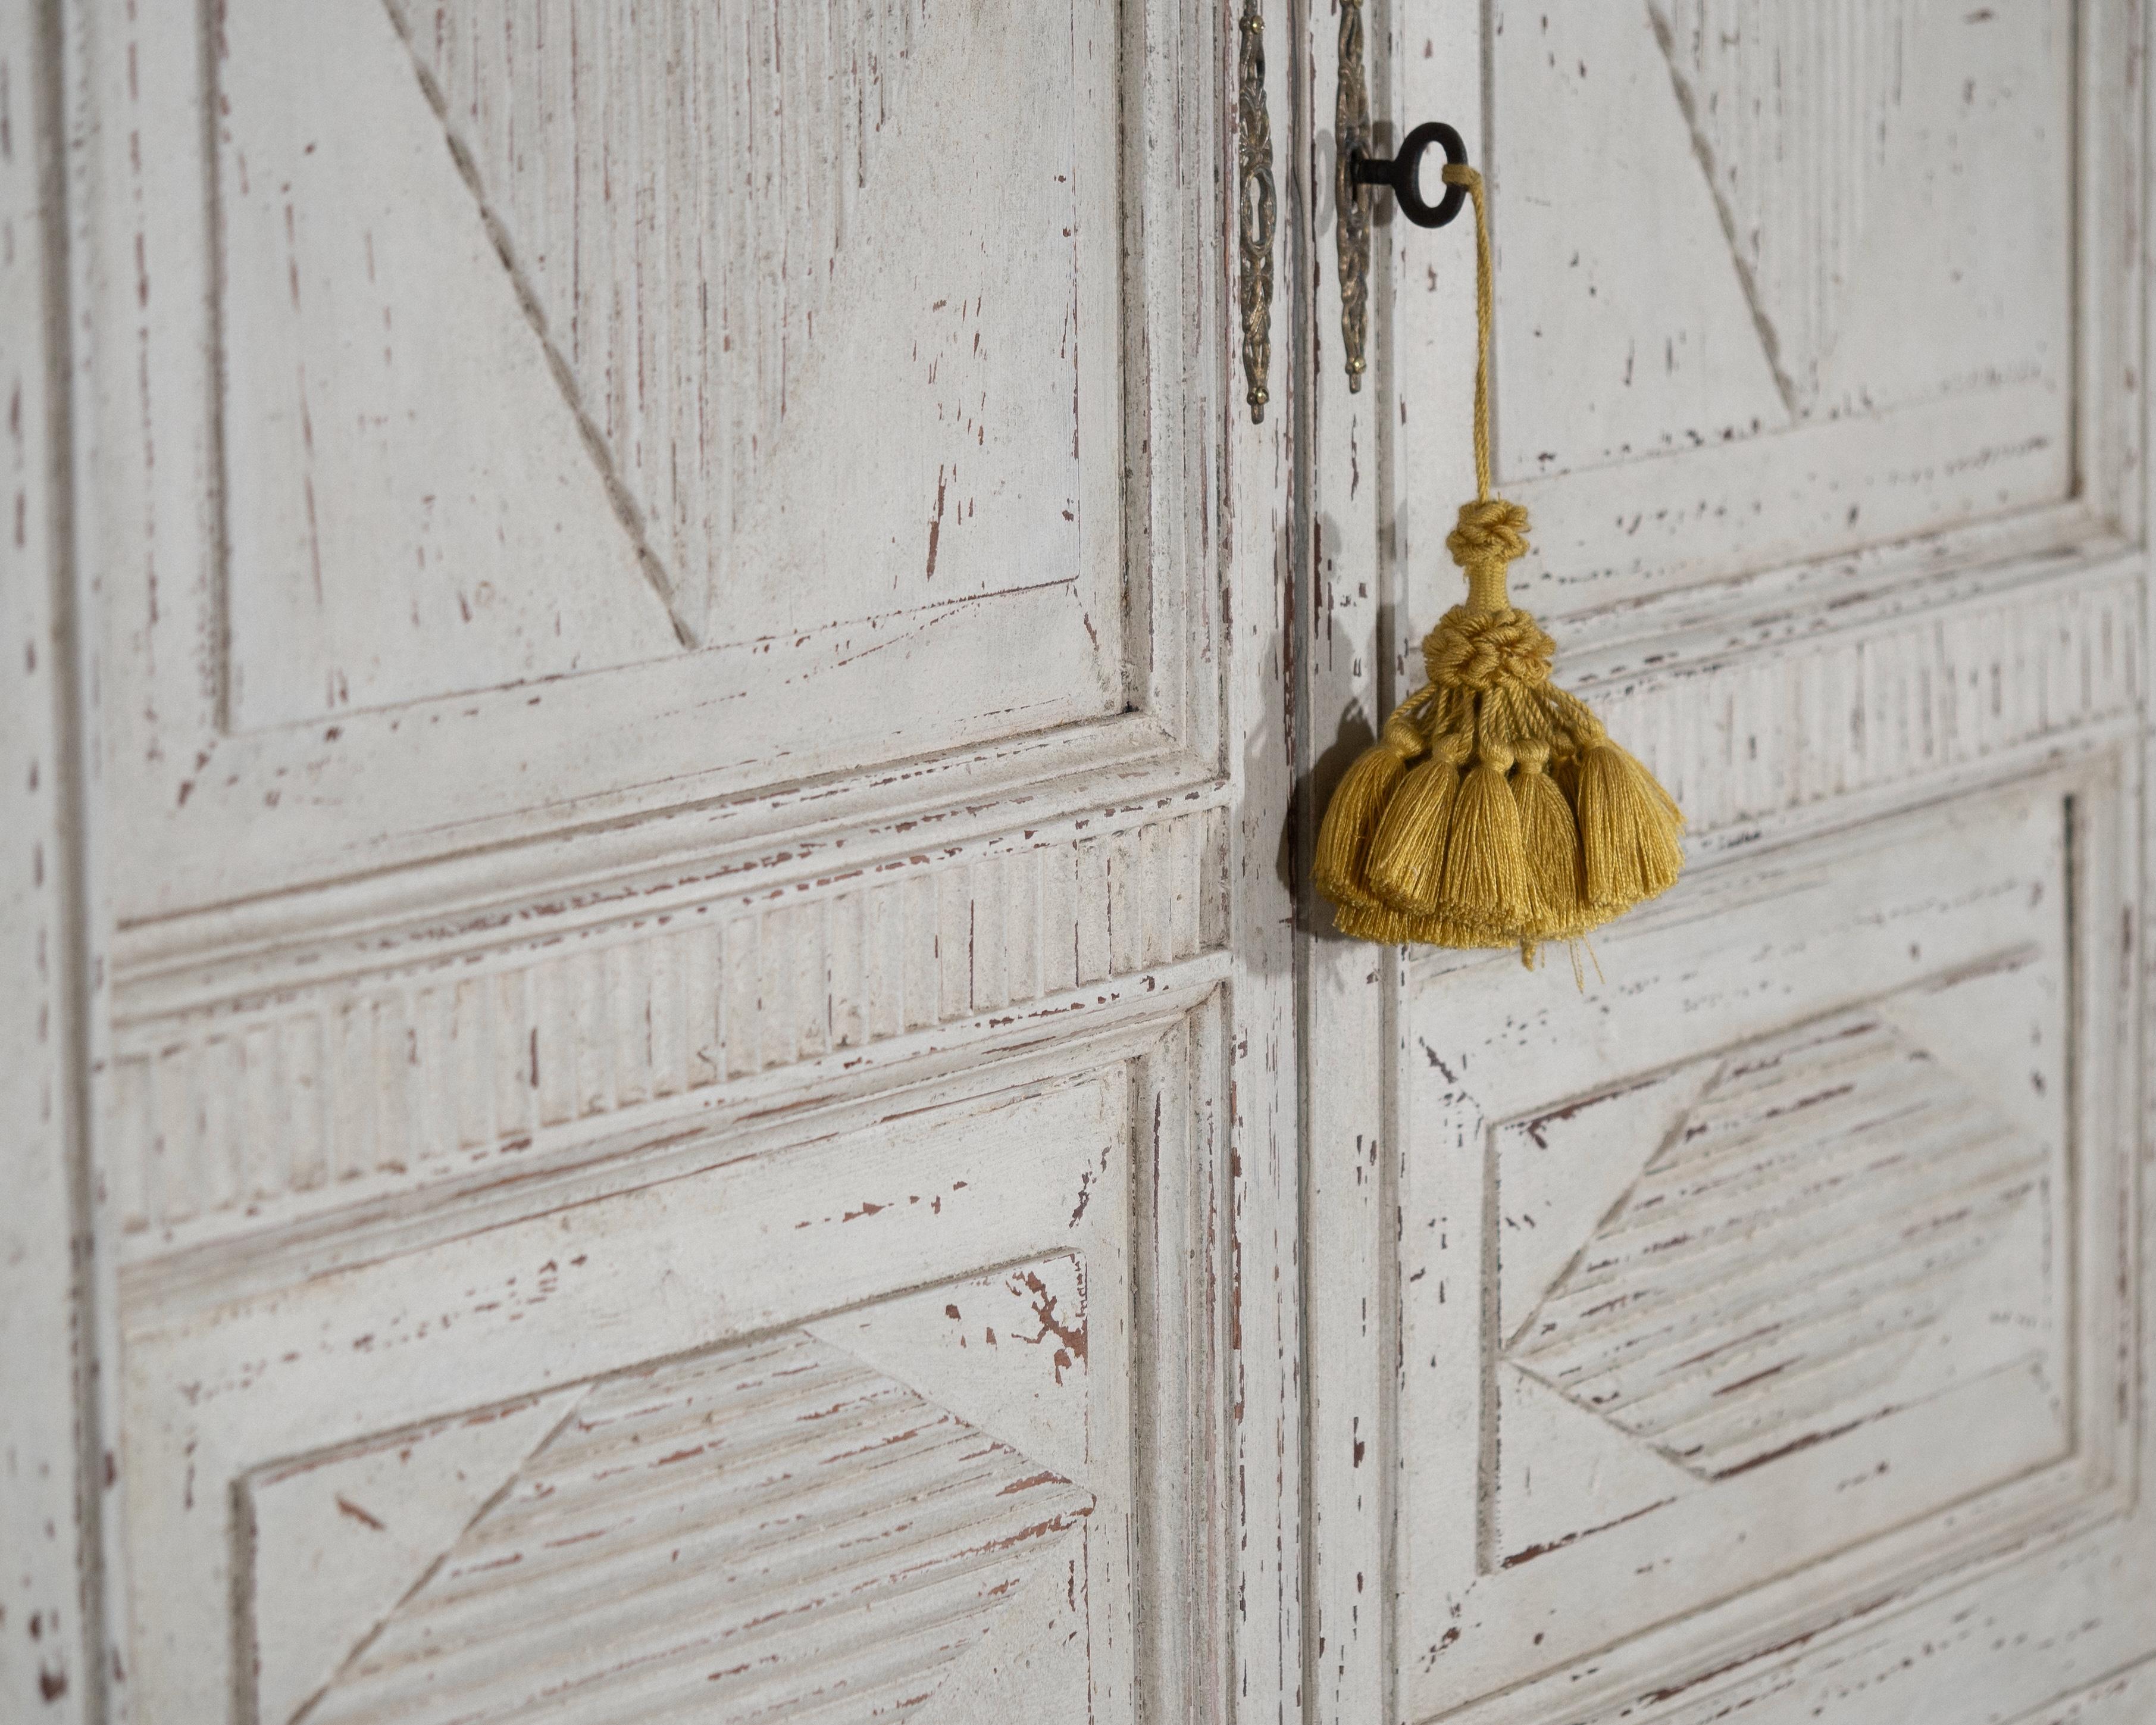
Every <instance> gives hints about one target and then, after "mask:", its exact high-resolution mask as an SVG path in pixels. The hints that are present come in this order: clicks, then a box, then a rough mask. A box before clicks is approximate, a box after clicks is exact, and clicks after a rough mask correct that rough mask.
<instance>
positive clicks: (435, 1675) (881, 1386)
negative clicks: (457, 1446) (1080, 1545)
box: [267, 1332, 1093, 1725]
mask: <svg viewBox="0 0 2156 1725" xmlns="http://www.w3.org/2000/svg"><path fill="white" fill-rule="evenodd" d="M1092 1502H1093V1500H1092V1497H1091V1494H1090V1493H1089V1492H1088V1491H1086V1490H1085V1489H1084V1487H1083V1486H1080V1485H1078V1484H1075V1483H1074V1482H1073V1481H1070V1480H1069V1479H1066V1478H1065V1477H1063V1476H1060V1475H1059V1474H1057V1473H1055V1471H1052V1470H1050V1469H1048V1468H1045V1467H1044V1466H1042V1465H1041V1464H1040V1462H1039V1461H1037V1460H1034V1459H1029V1458H1028V1457H1026V1456H1024V1455H1020V1454H1019V1453H1018V1451H1017V1450H1014V1449H1013V1448H1011V1447H1010V1445H1008V1444H1006V1443H1004V1442H1001V1441H999V1440H997V1439H995V1438H993V1437H991V1436H989V1435H986V1434H984V1433H983V1432H982V1431H980V1430H978V1429H977V1428H975V1427H974V1426H973V1425H968V1423H967V1422H966V1421H965V1420H961V1419H959V1418H958V1417H957V1415H955V1414H952V1413H950V1412H948V1411H947V1410H945V1409H941V1408H938V1407H937V1406H934V1405H932V1404H931V1403H929V1402H928V1401H927V1400H925V1399H923V1398H922V1397H921V1395H919V1394H916V1393H915V1392H914V1391H913V1390H911V1389H908V1388H906V1386H904V1385H903V1384H899V1383H897V1382H896V1381H895V1380H893V1379H892V1378H890V1377H888V1376H885V1375H884V1374H883V1373H880V1372H878V1371H876V1370H874V1369H872V1368H870V1367H869V1366H867V1365H866V1364H865V1363H862V1362H861V1361H860V1359H858V1358H855V1356H853V1355H852V1354H850V1353H846V1352H844V1351H842V1350H841V1349H840V1348H836V1347H833V1346H830V1345H829V1344H827V1343H824V1342H822V1341H819V1340H817V1339H815V1338H814V1337H812V1336H810V1335H808V1334H807V1333H805V1332H793V1333H791V1334H788V1335H785V1336H783V1337H778V1338H777V1339H775V1340H773V1341H769V1342H766V1343H759V1344H756V1345H753V1346H750V1347H744V1348H727V1349H724V1350H721V1351H719V1352H717V1353H710V1354H706V1355H703V1356H701V1357H699V1358H694V1359H690V1360H685V1361H680V1362H676V1363H672V1364H669V1365H665V1366H660V1367H657V1368H650V1369H648V1370H644V1371H639V1372H633V1373H628V1374H626V1375H624V1376H622V1377H619V1378H612V1379H608V1380H606V1381H603V1382H602V1383H600V1384H596V1385H594V1386H593V1388H592V1389H590V1390H589V1392H588V1394H585V1395H584V1396H583V1399H582V1400H581V1401H580V1402H579V1403H578V1404H577V1405H576V1407H575V1409H574V1411H573V1413H572V1414H569V1415H568V1416H567V1418H566V1419H564V1420H562V1421H561V1422H560V1423H559V1424H558V1425H557V1426H556V1427H555V1428H554V1429H553V1430H552V1433H551V1435H548V1436H547V1437H546V1438H545V1440H543V1441H542V1443H540V1444H539V1445H538V1446H537V1448H536V1450H534V1451H533V1452H532V1453H531V1455H529V1456H527V1457H526V1460H525V1461H523V1463H522V1464H521V1466H518V1467H517V1468H516V1470H515V1471H514V1473H513V1475H512V1476H511V1478H510V1479H509V1480H508V1481H506V1483H505V1484H504V1485H503V1486H501V1488H500V1490H498V1491H496V1492H495V1494H494V1496H493V1497H491V1498H490V1500H489V1501H488V1502H486V1504H485V1507H484V1508H483V1509H482V1510H481V1511H480V1513H479V1514H478V1515H477V1516H476V1517H475V1518H474V1519H473V1520H472V1521H471V1522H470V1525H469V1526H467V1527H465V1529H464V1531H463V1532H462V1533H461V1534H460V1535H459V1536H458V1537H457V1538H455V1540H454V1543H452V1544H451V1545H450V1546H449V1548H448V1549H447V1550H446V1551H445V1552H443V1553H441V1554H440V1556H439V1558H438V1559H437V1560H436V1561H435V1562H434V1563H433V1564H432V1565H431V1566H430V1567H429V1568H426V1569H425V1570H424V1573H423V1576H422V1577H421V1579H419V1580H418V1582H417V1584H415V1585H413V1587H412V1588H411V1589H410V1590H409V1591H408V1592H407V1593H406V1594H404V1595H403V1599H401V1601H400V1602H399V1603H398V1604H397V1605H396V1606H395V1608H394V1609H393V1610H392V1611H391V1612H390V1613H389V1615H388V1617H387V1618H386V1619H385V1620H383V1621H382V1623H381V1624H380V1625H378V1626H377V1628H376V1629H375V1630H373V1631H372V1633H371V1634H367V1633H364V1625H361V1626H360V1627H361V1630H362V1634H363V1635H364V1638H363V1639H362V1640H361V1641H360V1643H359V1645H357V1647H356V1649H355V1650H354V1651H352V1653H351V1654H350V1656H348V1657H346V1659H345V1661H343V1664H342V1666H341V1669H339V1670H338V1671H336V1674H335V1675H334V1676H333V1677H332V1678H331V1681H329V1683H328V1684H327V1686H326V1687H325V1688H323V1689H322V1690H321V1691H319V1692H317V1693H316V1696H315V1697H312V1698H311V1701H310V1702H308V1703H307V1704H305V1705H304V1706H303V1707H300V1709H299V1711H298V1712H297V1713H296V1714H295V1715H294V1717H295V1718H303V1719H305V1721H307V1722H308V1725H388V1722H392V1721H394V1722H397V1725H448V1722H450V1721H457V1722H465V1725H480V1722H484V1721H490V1720H500V1719H506V1718H511V1717H516V1718H523V1717H528V1716H529V1715H530V1713H531V1712H532V1711H534V1710H552V1709H557V1708H562V1707H567V1708H569V1709H570V1710H572V1711H573V1712H575V1713H576V1715H577V1717H578V1718H582V1719H591V1720H593V1721H598V1720H602V1719H605V1720H621V1721H630V1720H639V1721H640V1720H649V1719H660V1718H667V1719H671V1718H676V1717H680V1718H690V1717H693V1718H696V1719H700V1720H709V1721H712V1722H714V1725H718V1722H742V1725H747V1722H761V1721H767V1720H771V1721H776V1720H780V1719H794V1718H800V1717H808V1716H810V1714H811V1713H813V1716H814V1717H815V1718H816V1719H817V1720H818V1721H819V1722H827V1721H828V1722H832V1725H837V1722H841V1721H852V1720H862V1721H866V1720H871V1719H875V1720H886V1719H896V1718H903V1717H906V1716H907V1715H908V1714H910V1713H911V1712H913V1711H914V1710H915V1709H916V1708H917V1707H920V1706H921V1704H922V1703H923V1702H926V1701H927V1700H928V1699H929V1698H930V1697H932V1696H933V1695H934V1694H935V1692H936V1690H937V1686H938V1684H939V1682H940V1681H941V1680H942V1677H943V1676H945V1675H946V1674H947V1673H946V1667H947V1666H950V1664H951V1663H952V1661H954V1660H956V1659H957V1657H958V1656H960V1655H961V1654H962V1653H964V1652H965V1651H968V1649H969V1648H972V1647H973V1646H974V1645H976V1644H978V1642H979V1641H980V1640H981V1638H982V1637H983V1635H985V1634H986V1632H987V1630H988V1627H989V1625H991V1623H992V1622H993V1620H994V1619H995V1618H996V1617H997V1616H998V1615H999V1614H1000V1613H1001V1612H1003V1611H1004V1609H1007V1608H1008V1607H1009V1605H1010V1604H1011V1603H1012V1601H1013V1599H1014V1597H1015V1596H1018V1595H1019V1591H1020V1588H1021V1584H1023V1583H1024V1581H1025V1580H1026V1579H1027V1577H1028V1575H1029V1573H1030V1572H1031V1571H1032V1570H1033V1569H1034V1568H1036V1567H1037V1565H1038V1564H1039V1563H1040V1562H1041V1560H1042V1559H1043V1558H1045V1557H1046V1556H1047V1555H1048V1554H1049V1553H1051V1552H1053V1551H1055V1550H1057V1549H1059V1548H1060V1547H1061V1546H1062V1545H1063V1543H1065V1536H1066V1535H1068V1534H1070V1532H1072V1531H1073V1530H1074V1529H1076V1528H1077V1527H1080V1526H1081V1525H1082V1523H1083V1522H1084V1521H1085V1519H1086V1517H1087V1516H1088V1515H1089V1514H1090V1513H1091V1508H1092ZM349 1512H352V1513H357V1514H360V1515H362V1516H366V1517H368V1518H369V1519H372V1512H369V1511H368V1510H367V1508H366V1506H364V1505H357V1504H355V1505H352V1506H351V1507H350V1510H349ZM352 1537H353V1538H365V1537H367V1536H366V1535H364V1534H363V1533H355V1534H353V1535H352ZM267 1555H268V1556H269V1558H270V1559H271V1560H273V1566H274V1560H275V1558H277V1557H279V1556H280V1555H281V1554H279V1553H269V1554H267ZM273 1573H274V1567H273ZM1059 1592H1060V1586H1059ZM280 1725H282V1722H281V1721H280Z"/></svg>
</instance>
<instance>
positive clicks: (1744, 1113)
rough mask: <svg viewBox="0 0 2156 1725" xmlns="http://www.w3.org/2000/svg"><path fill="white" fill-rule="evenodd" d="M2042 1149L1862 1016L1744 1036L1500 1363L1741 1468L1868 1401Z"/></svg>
mask: <svg viewBox="0 0 2156 1725" xmlns="http://www.w3.org/2000/svg"><path fill="white" fill-rule="evenodd" d="M2043 1158H2044V1146H2043V1144H2042V1143H2041V1142H2040V1140H2039V1139H2038V1138H2037V1137H2035V1135H2034V1134H2032V1133H2030V1132H2027V1131H2025V1130H2024V1129H2022V1128H2021V1127H2018V1126H2017V1125H2016V1124H2015V1122H2011V1121H2010V1120H2008V1119H2007V1118H2005V1117H2004V1116H2003V1115H2002V1114H2001V1113H2000V1112H1999V1110H1998V1109H1997V1108H1996V1107H1995V1106H1993V1105H1992V1104H1991V1103H1990V1102H1989V1101H1986V1100H1985V1098H1984V1096H1983V1094H1982V1093H1981V1091H1979V1090H1977V1089H1975V1088H1974V1087H1972V1086H1970V1085H1969V1083H1968V1082H1967V1081H1965V1080H1963V1078H1962V1077H1960V1076H1958V1074H1956V1073H1954V1072H1953V1071H1951V1070H1948V1068H1946V1067H1944V1066H1943V1065H1941V1064H1940V1063H1939V1062H1938V1060H1935V1059H1934V1058H1933V1056H1932V1055H1930V1054H1929V1053H1928V1051H1927V1050H1924V1049H1923V1048H1922V1047H1920V1046H1919V1045H1917V1044H1916V1043H1915V1042H1913V1041H1912V1040H1910V1039H1909V1038H1908V1037H1907V1035H1905V1034H1902V1032H1901V1031H1900V1030H1898V1029H1896V1028H1895V1026H1894V1025H1893V1024H1892V1022H1891V1020H1889V1019H1886V1018H1884V1017H1882V1016H1881V1014H1878V1013H1876V1012H1874V1011H1869V1010H1859V1011H1856V1012H1851V1013H1844V1014H1837V1015H1835V1016H1833V1017H1830V1018H1826V1019H1818V1020H1815V1021H1814V1022H1813V1023H1811V1024H1807V1025H1804V1027H1802V1028H1801V1029H1797V1030H1794V1031H1791V1032H1789V1034H1785V1035H1783V1036H1779V1037H1775V1038H1771V1039H1769V1040H1766V1041H1763V1042H1758V1043H1753V1044H1750V1045H1747V1046H1745V1047H1744V1048H1742V1049H1740V1050H1737V1051H1735V1052H1734V1053H1732V1054H1730V1055H1727V1056H1726V1057H1724V1058H1723V1059H1722V1060H1719V1061H1717V1062H1716V1063H1715V1065H1714V1070H1713V1076H1712V1077H1711V1078H1710V1079H1709V1080H1708V1081H1707V1087H1706V1090H1705V1091H1704V1092H1703V1093H1702V1095H1701V1096H1700V1098H1699V1100H1698V1101H1697V1102H1696V1103H1694V1104H1693V1105H1692V1106H1691V1107H1690V1108H1688V1109H1686V1111H1685V1112H1684V1113H1683V1114H1682V1115H1681V1116H1680V1117H1679V1118H1678V1120H1677V1122H1676V1124H1675V1125H1674V1126H1672V1127H1671V1128H1670V1130H1669V1132H1668V1133H1667V1135H1666V1137H1665V1138H1664V1139H1663V1141H1662V1143H1661V1147H1660V1148H1659V1149H1658V1150H1656V1151H1655V1154H1654V1157H1653V1158H1652V1160H1650V1162H1649V1163H1648V1164H1647V1167H1646V1169H1645V1172H1644V1173H1642V1174H1641V1175H1640V1178H1639V1180H1638V1182H1637V1183H1635V1185H1634V1186H1633V1187H1632V1189H1631V1190H1630V1191H1629V1192H1628V1193H1626V1194H1625V1196H1624V1197H1623V1198H1621V1199H1619V1200H1618V1202H1617V1203H1616V1204H1614V1206H1613V1207H1612V1208H1611V1209H1610V1210H1609V1213H1608V1214H1606V1215H1605V1216H1604V1218H1603V1219H1602V1220H1601V1221H1600V1223H1599V1224H1597V1225H1596V1227H1595V1230H1594V1234H1593V1235H1592V1236H1591V1237H1590V1238H1589V1240H1588V1241H1587V1243H1586V1244H1585V1245H1583V1246H1582V1247H1581V1248H1580V1249H1579V1251H1578V1254H1577V1255H1576V1256H1575V1257H1574V1258H1573V1260H1572V1262H1571V1263H1570V1264H1569V1265H1568V1266H1566V1268H1565V1271H1564V1273H1563V1275H1562V1276H1559V1277H1558V1281H1557V1282H1556V1284H1555V1286H1553V1287H1552V1288H1551V1289H1550V1291H1549V1292H1548V1295H1547V1296H1545V1297H1544V1299H1543V1301H1542V1302H1541V1303H1540V1305H1538V1306H1537V1307H1536V1309H1535V1311H1534V1312H1533V1313H1532V1316H1530V1317H1528V1319H1527V1322H1525V1323H1524V1324H1522V1326H1521V1327H1520V1329H1519V1331H1518V1332H1517V1334H1516V1335H1514V1336H1513V1337H1512V1338H1511V1340H1510V1342H1509V1343H1508V1345H1507V1348H1506V1349H1505V1352H1504V1358H1505V1359H1506V1360H1507V1362H1509V1363H1511V1364H1512V1365H1514V1366H1517V1368H1520V1369H1521V1370H1522V1372H1524V1373H1527V1375H1528V1376H1529V1377H1531V1378H1534V1379H1535V1380H1537V1382H1539V1383H1542V1384H1547V1385H1548V1386H1549V1387H1550V1388H1551V1389H1555V1390H1557V1391H1558V1393H1559V1394H1562V1395H1563V1396H1564V1397H1565V1399H1567V1400H1568V1401H1570V1402H1572V1403H1573V1404H1574V1405H1576V1406H1578V1407H1580V1408H1583V1409H1586V1410H1587V1411H1588V1412H1589V1413H1592V1414H1599V1416H1601V1417H1602V1418H1603V1419H1604V1420H1609V1422H1610V1424H1612V1425H1614V1426H1616V1427H1617V1428H1618V1429H1619V1430H1621V1431H1623V1432H1625V1433H1626V1434H1628V1435H1630V1436H1632V1437H1635V1438H1638V1439H1640V1440H1642V1441H1644V1442H1645V1443H1648V1444H1650V1445H1653V1447H1654V1448H1655V1450H1658V1451H1659V1452H1661V1454H1662V1455H1665V1456H1666V1457H1668V1458H1669V1459H1670V1460H1671V1461H1674V1462H1676V1463H1677V1464H1678V1465H1680V1466H1682V1467H1684V1468H1686V1470H1688V1471H1691V1472H1692V1473H1695V1474H1697V1475H1699V1476H1702V1477H1703V1478H1708V1479H1719V1478H1727V1477H1731V1476H1735V1475H1738V1474H1741V1473H1745V1472H1748V1471H1750V1470H1752V1469H1753V1468H1755V1467H1760V1466H1766V1465H1768V1464H1769V1463H1771V1462H1773V1461H1776V1460H1777V1459H1779V1457H1782V1456H1784V1455H1791V1454H1794V1453H1795V1452H1796V1451H1798V1450H1804V1449H1807V1448H1809V1447H1810V1446H1811V1445H1814V1444H1818V1443H1823V1442H1825V1441H1827V1440H1830V1439H1832V1438H1833V1437H1835V1436H1836V1435H1840V1433H1841V1432H1842V1431H1845V1430H1851V1429H1852V1428H1853V1427H1854V1426H1855V1425H1857V1424H1860V1423H1861V1421H1862V1420H1865V1419H1866V1418H1869V1417H1873V1416H1875V1415H1876V1413H1877V1412H1878V1410H1879V1409H1881V1407H1883V1406H1886V1405H1890V1404H1892V1401H1893V1400H1894V1397H1893V1396H1892V1394H1891V1390H1892V1385H1893V1384H1895V1382H1896V1380H1897V1378H1899V1377H1900V1375H1901V1373H1902V1369H1903V1368H1905V1367H1906V1366H1907V1364H1908V1363H1909V1361H1910V1359H1911V1358H1912V1355H1914V1354H1915V1353H1916V1352H1917V1348H1918V1347H1919V1346H1920V1345H1921V1343H1922V1342H1923V1340H1924V1338H1925V1336H1926V1333H1927V1332H1928V1331H1929V1330H1930V1329H1931V1328H1932V1327H1933V1326H1935V1325H1937V1324H1938V1322H1940V1321H1941V1319H1942V1318H1943V1317H1945V1316H1947V1314H1948V1313H1949V1312H1951V1311H1952V1310H1953V1307H1954V1306H1955V1303H1956V1298H1957V1296H1958V1292H1959V1291H1961V1289H1962V1287H1963V1281H1964V1277H1963V1271H1966V1270H1968V1269H1969V1268H1970V1267H1972V1266H1975V1265H1977V1264H1978V1263H1979V1262H1980V1260H1982V1259H1983V1258H1984V1255H1986V1254H1987V1253H1988V1252H1989V1251H1990V1250H1991V1249H1992V1248H1993V1247H1994V1245H1997V1243H1998V1241H1999V1238H2000V1236H2001V1235H2003V1234H2004V1233H2005V1231H2006V1230H2007V1227H2008V1225H2009V1224H2010V1223H2011V1221H2012V1220H2013V1219H2014V1217H2015V1214H2016V1213H2017V1212H2018V1211H2019V1210H2020V1208H2021V1206H2022V1205H2023V1204H2024V1203H2025V1202H2026V1200H2027V1199H2029V1197H2030V1194H2031V1193H2032V1192H2034V1191H2035V1189H2036V1186H2037V1184H2038V1183H2039V1180H2040V1178H2041V1175H2042V1171H2043Z"/></svg>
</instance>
